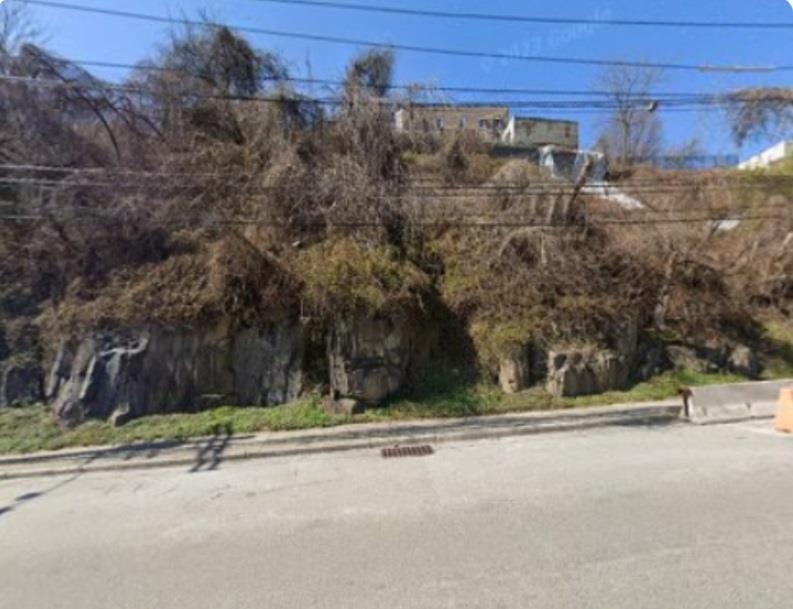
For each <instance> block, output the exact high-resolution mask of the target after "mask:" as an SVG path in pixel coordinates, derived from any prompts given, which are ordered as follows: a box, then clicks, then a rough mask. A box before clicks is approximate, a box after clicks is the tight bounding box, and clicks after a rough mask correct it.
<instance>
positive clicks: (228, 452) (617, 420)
mask: <svg viewBox="0 0 793 609" xmlns="http://www.w3.org/2000/svg"><path fill="white" fill-rule="evenodd" d="M681 410H682V405H681V403H680V400H668V401H662V402H654V403H650V404H620V405H614V406H606V407H599V408H577V409H570V410H561V411H559V410H557V411H550V412H536V413H525V414H511V415H500V416H490V417H471V418H466V419H425V420H419V421H408V422H394V423H372V424H362V425H345V426H341V427H333V428H329V429H319V430H317V429H313V430H307V431H296V432H278V433H274V432H267V433H262V434H257V435H248V436H232V435H226V434H219V435H216V436H213V437H209V438H202V439H198V440H191V441H185V442H178V441H164V442H157V443H149V444H133V445H126V446H111V447H97V448H81V449H73V450H64V451H57V452H45V453H33V454H29V455H18V456H13V455H12V456H7V457H0V480H3V479H11V478H29V477H37V476H55V475H62V474H81V473H88V472H107V471H123V470H129V469H147V468H157V467H187V468H188V469H189V471H193V472H195V471H202V470H213V469H217V468H218V467H219V466H220V464H221V463H222V462H224V461H238V460H242V459H262V458H274V457H288V456H295V455H309V454H317V453H328V452H342V451H350V450H360V449H375V448H383V447H387V446H395V445H401V446H404V445H416V444H439V443H445V442H461V441H471V440H481V439H497V438H505V437H510V436H521V435H530V434H537V433H548V432H558V431H569V430H578V429H589V428H593V427H603V426H609V425H648V424H670V423H673V422H675V421H676V420H677V419H678V418H679V417H680V414H681Z"/></svg>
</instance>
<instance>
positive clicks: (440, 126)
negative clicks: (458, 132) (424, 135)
mask: <svg viewBox="0 0 793 609" xmlns="http://www.w3.org/2000/svg"><path fill="white" fill-rule="evenodd" d="M435 126H436V127H437V128H438V129H440V130H441V131H443V119H442V118H441V117H438V118H436V119H435Z"/></svg>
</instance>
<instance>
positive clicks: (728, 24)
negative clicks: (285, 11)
mask: <svg viewBox="0 0 793 609" xmlns="http://www.w3.org/2000/svg"><path fill="white" fill-rule="evenodd" d="M256 1H258V2H269V3H273V4H287V5H289V4H291V5H298V6H311V7H317V8H326V9H341V10H346V11H361V12H366V13H383V14H389V15H409V16H414V17H433V18H442V19H461V20H476V21H502V22H505V21H506V22H514V23H546V24H567V25H614V26H631V27H671V28H709V29H714V28H717V29H727V28H736V29H793V23H775V22H762V21H756V22H746V21H669V20H660V21H659V20H650V19H611V18H607V17H604V18H598V17H594V18H582V17H574V18H569V17H544V16H526V15H497V14H492V13H471V12H452V11H440V10H428V9H411V8H403V7H395V6H383V5H363V4H356V3H352V2H325V1H322V2H320V1H318V0H256Z"/></svg>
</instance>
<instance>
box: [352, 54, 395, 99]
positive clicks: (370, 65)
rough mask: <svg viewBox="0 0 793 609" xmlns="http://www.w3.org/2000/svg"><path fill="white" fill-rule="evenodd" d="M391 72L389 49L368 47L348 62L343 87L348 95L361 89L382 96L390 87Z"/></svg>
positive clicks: (391, 62) (391, 56)
mask: <svg viewBox="0 0 793 609" xmlns="http://www.w3.org/2000/svg"><path fill="white" fill-rule="evenodd" d="M393 73H394V53H393V52H392V51H391V50H389V49H385V50H384V49H369V50H368V51H365V52H364V53H361V54H360V55H359V56H358V57H356V58H355V59H353V60H352V62H351V63H350V66H349V67H348V68H347V77H346V79H345V89H346V91H347V94H348V95H351V94H353V93H355V92H360V91H363V92H365V93H368V94H370V95H374V96H376V97H383V96H385V95H386V94H387V93H388V91H389V89H390V88H391V79H392V77H393Z"/></svg>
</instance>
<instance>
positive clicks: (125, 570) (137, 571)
mask: <svg viewBox="0 0 793 609" xmlns="http://www.w3.org/2000/svg"><path fill="white" fill-rule="evenodd" d="M792 541H793V438H788V437H779V436H775V435H774V434H773V433H771V432H769V431H766V430H765V429H762V428H761V427H760V426H758V425H756V424H754V425H749V424H746V425H731V426H718V427H689V426H682V425H676V426H671V427H653V428H609V429H600V430H592V431H586V432H576V433H559V434H548V435H543V436H534V437H523V438H515V439H510V440H501V441H493V442H491V441H482V442H476V443H470V444H449V445H442V446H440V447H438V449H437V453H436V454H435V455H434V456H431V457H427V458H419V459H405V460H384V459H382V458H381V457H380V456H379V454H378V453H377V452H374V451H361V452H355V453H345V454H339V455H318V456H312V457H303V458H295V459H273V460H263V461H249V462H235V463H223V462H222V461H221V462H220V463H219V465H218V467H217V469H215V470H212V471H199V472H193V473H191V472H189V471H186V468H183V469H169V470H152V471H145V472H131V473H130V472H128V473H124V474H109V473H105V474H91V475H85V476H82V477H62V478H52V479H33V480H16V481H7V482H0V607H2V608H3V609H5V608H9V609H11V608H13V609H26V608H36V609H45V608H47V607H53V608H55V607H57V608H58V609H64V608H79V609H94V608H96V609H115V608H127V607H128V608H134V609H143V608H154V607H157V608H183V607H184V608H188V607H189V608H190V609H201V608H205V607H206V608H212V609H218V608H226V607H228V608H235V609H238V608H248V607H251V608H253V607H255V608H257V609H259V608H267V609H272V608H280V607H284V608H289V609H295V608H303V607H333V608H336V607H338V608H342V609H356V608H361V609H376V608H383V609H386V608H387V609H400V608H411V609H417V608H421V609H423V608H426V609H439V608H444V607H455V608H457V607H470V608H476V609H485V608H505V607H510V608H512V607H515V608H526V607H531V608H539V609H546V608H548V609H550V608H562V607H565V608H567V607H572V608H587V607H591V608H598V609H604V608H608V609H620V608H625V609H635V608H637V607H642V608H658V609H670V608H675V609H687V608H700V607H701V608H705V607H707V608H718V609H731V608H735V609H738V608H740V609H745V608H747V607H752V608H753V609H758V608H769V609H771V608H773V609H778V608H780V607H787V606H790V605H791V602H793V543H791V542H792Z"/></svg>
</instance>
